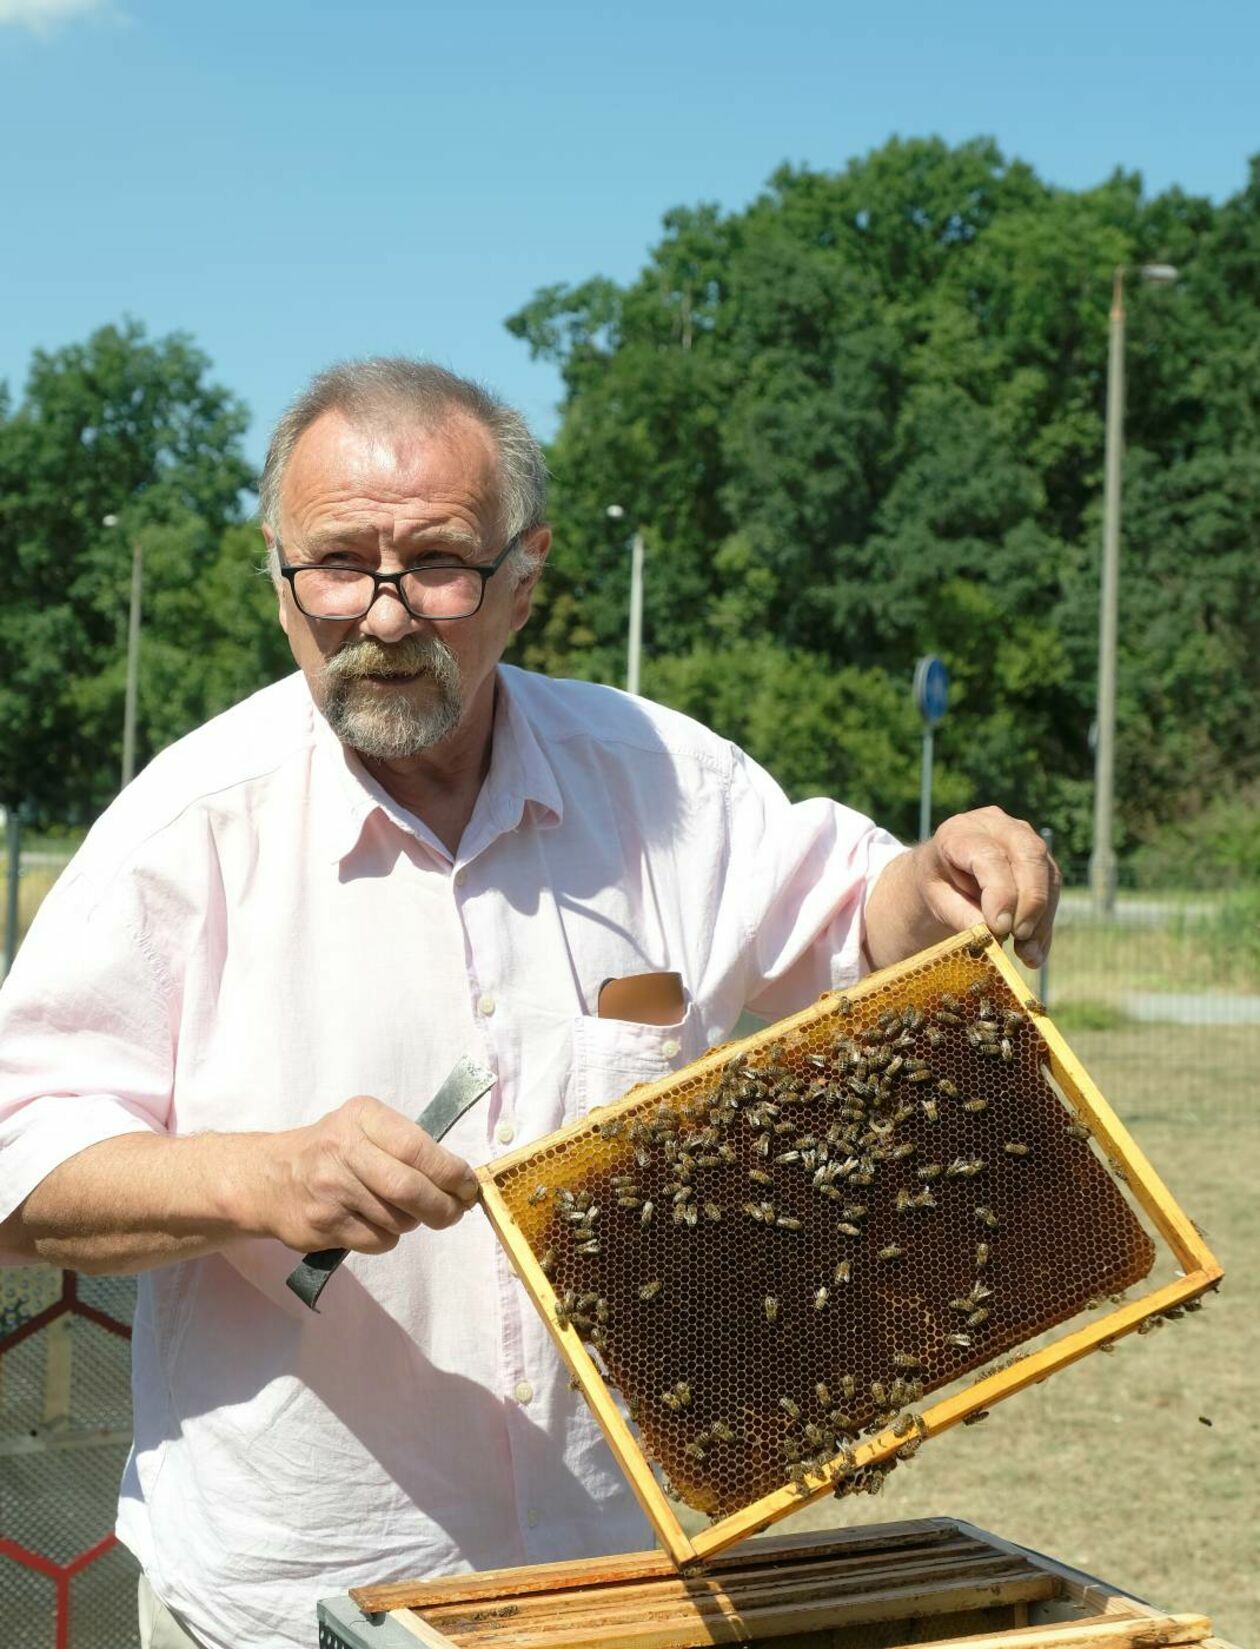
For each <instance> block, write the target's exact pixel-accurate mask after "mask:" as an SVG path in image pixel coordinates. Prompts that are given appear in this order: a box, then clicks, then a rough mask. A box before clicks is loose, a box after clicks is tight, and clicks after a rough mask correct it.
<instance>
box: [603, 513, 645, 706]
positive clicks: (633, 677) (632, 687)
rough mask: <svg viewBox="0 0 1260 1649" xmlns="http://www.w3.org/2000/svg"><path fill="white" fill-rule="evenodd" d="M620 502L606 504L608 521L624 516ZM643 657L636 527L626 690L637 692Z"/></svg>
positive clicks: (640, 570)
mask: <svg viewBox="0 0 1260 1649" xmlns="http://www.w3.org/2000/svg"><path fill="white" fill-rule="evenodd" d="M625 513H626V512H625V510H624V509H622V507H621V505H620V504H610V505H609V506H608V518H609V520H610V521H620V520H622V519H623V517H624V516H625ZM642 657H643V534H642V533H641V532H640V531H639V529H638V528H637V527H636V528H635V531H634V537H633V538H632V539H631V540H630V631H629V635H628V636H627V638H626V692H627V693H633V694H634V695H635V696H636V697H637V696H638V692H639V664H640V662H641V660H642Z"/></svg>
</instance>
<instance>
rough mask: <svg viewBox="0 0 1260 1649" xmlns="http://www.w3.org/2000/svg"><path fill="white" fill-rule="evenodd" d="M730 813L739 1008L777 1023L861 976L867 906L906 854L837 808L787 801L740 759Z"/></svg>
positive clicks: (819, 801)
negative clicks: (740, 934)
mask: <svg viewBox="0 0 1260 1649" xmlns="http://www.w3.org/2000/svg"><path fill="white" fill-rule="evenodd" d="M730 808H731V819H730V833H731V842H732V852H731V861H730V867H729V876H730V883H731V885H732V886H733V890H734V894H735V901H736V908H737V910H738V919H739V920H740V921H741V922H742V923H743V925H744V929H745V943H744V954H745V956H746V957H747V958H748V969H749V971H748V976H747V978H746V980H745V982H744V993H745V994H744V1001H745V1004H746V1005H747V1007H749V1008H750V1009H751V1010H752V1011H753V1012H754V1013H758V1014H764V1015H766V1016H767V1017H769V1018H771V1019H779V1018H782V1016H783V1015H784V1014H788V1013H794V1012H796V1011H797V1010H798V1009H800V1008H802V1007H805V1006H806V1005H807V1004H808V1003H810V1002H812V1001H813V1000H814V999H815V998H816V997H817V996H819V995H821V993H822V992H823V991H826V990H842V989H844V987H845V986H847V985H851V984H853V983H854V982H855V981H856V980H857V979H859V978H860V977H861V976H862V974H863V973H864V972H866V963H865V959H864V955H863V949H862V944H863V939H864V936H865V915H866V903H867V900H868V898H869V897H870V893H871V890H872V889H873V888H874V886H875V883H876V882H877V881H878V880H879V877H880V875H881V874H882V872H883V870H884V868H885V867H886V866H887V865H888V864H890V863H891V862H892V860H893V859H895V858H897V857H899V855H900V854H902V853H905V852H907V851H908V849H907V848H905V847H904V846H903V845H902V844H901V843H900V842H899V841H898V840H897V839H896V837H895V836H893V835H891V834H890V833H889V832H888V831H886V830H883V829H881V828H880V827H879V826H878V825H876V824H874V823H872V821H871V820H870V819H868V818H867V817H866V816H865V815H864V814H862V813H858V812H855V811H854V809H852V808H849V807H844V806H842V805H841V804H840V803H839V802H833V801H828V800H826V799H825V798H823V797H816V798H813V799H811V800H809V801H804V802H795V803H793V802H790V801H789V800H788V798H787V796H786V795H785V794H784V792H783V791H782V790H781V789H780V787H779V786H778V784H776V782H775V781H774V779H772V778H771V777H770V775H769V774H768V773H767V772H766V771H765V769H764V768H762V767H759V766H758V765H757V763H756V762H754V761H753V760H752V759H751V758H750V757H748V756H746V755H744V754H743V753H742V752H737V754H736V761H735V767H734V770H733V773H732V782H731V790H730Z"/></svg>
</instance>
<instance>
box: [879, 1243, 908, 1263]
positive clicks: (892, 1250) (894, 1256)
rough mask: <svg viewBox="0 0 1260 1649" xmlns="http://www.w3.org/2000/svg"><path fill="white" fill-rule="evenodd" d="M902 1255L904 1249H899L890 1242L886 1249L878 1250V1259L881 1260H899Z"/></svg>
mask: <svg viewBox="0 0 1260 1649" xmlns="http://www.w3.org/2000/svg"><path fill="white" fill-rule="evenodd" d="M904 1253H905V1249H904V1248H899V1247H898V1246H897V1244H896V1243H895V1242H890V1243H889V1244H888V1245H887V1247H885V1248H881V1249H880V1251H879V1258H880V1259H881V1260H899V1259H900V1258H901V1257H902V1255H903V1254H904Z"/></svg>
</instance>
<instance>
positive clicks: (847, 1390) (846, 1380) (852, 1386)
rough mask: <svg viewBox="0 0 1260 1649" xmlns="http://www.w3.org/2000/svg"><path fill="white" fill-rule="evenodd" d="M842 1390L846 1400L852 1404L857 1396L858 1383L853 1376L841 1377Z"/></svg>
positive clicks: (843, 1375)
mask: <svg viewBox="0 0 1260 1649" xmlns="http://www.w3.org/2000/svg"><path fill="white" fill-rule="evenodd" d="M840 1390H841V1391H842V1392H843V1393H844V1395H845V1398H846V1400H847V1401H848V1402H850V1403H851V1402H852V1401H853V1399H854V1397H855V1396H856V1395H857V1381H856V1380H855V1379H854V1378H853V1376H852V1375H851V1374H842V1375H841V1376H840Z"/></svg>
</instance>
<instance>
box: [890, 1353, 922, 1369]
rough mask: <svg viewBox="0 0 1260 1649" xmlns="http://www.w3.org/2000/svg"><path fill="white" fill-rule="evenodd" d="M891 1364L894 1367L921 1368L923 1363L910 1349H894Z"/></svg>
mask: <svg viewBox="0 0 1260 1649" xmlns="http://www.w3.org/2000/svg"><path fill="white" fill-rule="evenodd" d="M893 1366H894V1367H895V1368H909V1369H916V1368H922V1367H923V1364H922V1363H921V1362H920V1360H919V1359H918V1358H917V1357H916V1356H915V1355H914V1353H913V1352H912V1351H894V1352H893Z"/></svg>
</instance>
